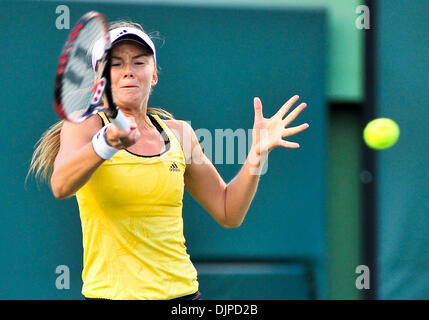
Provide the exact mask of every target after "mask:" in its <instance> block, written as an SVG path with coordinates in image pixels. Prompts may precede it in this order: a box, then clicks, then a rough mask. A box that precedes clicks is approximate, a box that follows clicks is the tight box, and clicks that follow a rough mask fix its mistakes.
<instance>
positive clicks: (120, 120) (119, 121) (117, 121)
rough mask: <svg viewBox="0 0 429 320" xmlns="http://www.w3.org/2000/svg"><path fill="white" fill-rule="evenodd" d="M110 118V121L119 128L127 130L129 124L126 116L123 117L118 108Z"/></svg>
mask: <svg viewBox="0 0 429 320" xmlns="http://www.w3.org/2000/svg"><path fill="white" fill-rule="evenodd" d="M110 120H112V123H113V124H114V125H115V126H116V128H118V129H119V130H128V129H129V128H130V124H129V123H128V120H127V118H125V116H124V114H123V113H122V111H121V110H118V112H117V114H116V118H110Z"/></svg>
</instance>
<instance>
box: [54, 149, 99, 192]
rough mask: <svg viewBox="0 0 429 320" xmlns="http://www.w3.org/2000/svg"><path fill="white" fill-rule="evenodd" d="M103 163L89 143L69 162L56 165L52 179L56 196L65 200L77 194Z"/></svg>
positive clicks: (68, 159) (70, 158) (65, 161)
mask: <svg viewBox="0 0 429 320" xmlns="http://www.w3.org/2000/svg"><path fill="white" fill-rule="evenodd" d="M103 161H104V160H103V159H101V158H100V157H99V156H98V155H97V154H96V153H95V151H94V149H93V146H92V143H88V144H87V145H85V146H84V147H82V148H81V149H80V150H79V151H77V152H76V153H75V154H73V155H72V156H70V157H68V158H67V160H64V161H62V162H61V163H56V165H55V168H54V172H53V174H52V177H51V187H52V192H53V194H54V196H55V197H56V198H58V199H63V198H68V197H70V196H72V195H73V194H75V193H76V191H77V190H79V189H80V188H81V187H82V186H83V185H84V184H85V183H86V182H87V181H88V180H89V178H91V176H92V174H93V173H94V171H95V170H96V169H97V168H98V167H99V166H100V165H101V164H102V163H103Z"/></svg>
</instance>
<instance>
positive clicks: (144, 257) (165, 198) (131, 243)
mask: <svg viewBox="0 0 429 320" xmlns="http://www.w3.org/2000/svg"><path fill="white" fill-rule="evenodd" d="M101 116H102V118H103V121H104V122H105V123H106V122H107V121H108V120H107V118H106V117H105V115H103V114H101ZM150 117H151V121H152V122H153V124H154V125H155V126H156V127H157V129H158V131H160V132H161V134H162V136H163V137H164V140H166V142H165V151H164V152H162V153H161V154H160V155H157V156H139V155H135V154H132V153H130V152H128V151H126V150H120V151H118V152H117V153H116V154H115V156H113V157H112V158H111V159H110V160H106V161H104V162H103V164H102V165H101V166H100V167H99V168H98V169H97V170H96V171H95V172H94V174H93V175H92V176H91V178H90V180H89V181H88V182H87V183H86V184H85V185H84V186H83V187H82V188H81V189H80V190H79V191H78V192H77V193H76V198H77V201H78V205H79V211H80V218H81V223H82V234H83V249H84V259H83V264H84V265H83V271H82V280H83V287H82V294H83V295H84V296H85V297H87V298H106V299H128V300H131V299H139V300H140V299H142V300H146V299H148V300H158V299H172V298H176V297H180V296H184V295H188V294H192V293H194V292H196V291H197V290H198V281H197V272H196V270H195V268H194V266H193V264H192V262H191V260H190V257H189V255H188V254H187V251H186V247H185V238H184V236H183V220H182V199H183V192H184V180H183V174H184V171H185V167H186V164H185V159H184V155H183V151H182V148H181V146H180V143H179V141H178V140H177V138H176V137H175V135H174V134H173V132H172V131H171V130H170V129H169V128H168V127H167V125H166V124H165V123H164V122H163V121H162V120H161V119H160V118H159V117H158V116H156V115H153V116H150Z"/></svg>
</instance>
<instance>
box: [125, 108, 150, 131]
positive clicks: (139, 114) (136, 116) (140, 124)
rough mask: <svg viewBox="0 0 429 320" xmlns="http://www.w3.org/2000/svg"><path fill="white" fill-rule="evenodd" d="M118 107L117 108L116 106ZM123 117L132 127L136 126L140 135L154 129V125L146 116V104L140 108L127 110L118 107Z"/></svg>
mask: <svg viewBox="0 0 429 320" xmlns="http://www.w3.org/2000/svg"><path fill="white" fill-rule="evenodd" d="M118 107H119V106H118ZM119 108H120V109H121V110H122V112H123V114H124V115H125V117H127V119H128V120H129V121H130V123H131V124H132V125H136V126H137V128H138V129H139V131H140V133H144V132H147V131H151V130H153V129H154V125H153V124H152V122H151V121H150V119H149V116H148V115H147V104H143V105H142V106H141V107H140V108H127V107H119Z"/></svg>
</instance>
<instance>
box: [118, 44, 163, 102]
mask: <svg viewBox="0 0 429 320" xmlns="http://www.w3.org/2000/svg"><path fill="white" fill-rule="evenodd" d="M157 81H158V77H157V74H156V68H155V65H154V59H153V56H152V55H147V52H145V51H144V49H143V48H142V47H140V46H139V45H138V44H136V43H135V42H132V41H122V42H120V43H118V44H117V45H115V46H114V47H113V50H112V69H111V84H112V92H113V96H114V98H115V103H116V104H117V105H118V107H123V108H140V107H142V106H143V105H146V104H147V101H148V99H149V95H150V91H151V88H152V86H154V85H156V83H157Z"/></svg>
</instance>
